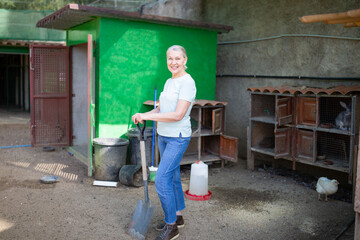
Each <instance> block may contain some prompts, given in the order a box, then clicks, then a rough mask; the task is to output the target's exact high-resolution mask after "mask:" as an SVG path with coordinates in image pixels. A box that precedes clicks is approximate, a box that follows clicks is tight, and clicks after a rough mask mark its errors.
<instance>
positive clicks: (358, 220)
mask: <svg viewBox="0 0 360 240" xmlns="http://www.w3.org/2000/svg"><path fill="white" fill-rule="evenodd" d="M355 214H356V215H355V235H354V240H360V213H358V212H356V213H355Z"/></svg>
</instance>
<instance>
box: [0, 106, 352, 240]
mask: <svg viewBox="0 0 360 240" xmlns="http://www.w3.org/2000/svg"><path fill="white" fill-rule="evenodd" d="M29 126H30V123H29V114H26V113H21V112H19V113H17V112H13V113H10V114H9V112H4V111H2V112H1V111H0V147H1V146H12V145H27V144H30V132H29ZM45 175H57V176H59V177H60V180H59V182H57V183H55V184H42V183H40V182H39V179H40V178H41V177H43V176H45ZM282 175H284V174H282ZM182 176H183V178H184V179H185V180H183V185H184V190H186V189H187V188H188V185H189V177H190V171H189V167H183V168H182ZM92 181H93V178H90V177H87V167H86V165H84V164H83V163H82V162H80V161H79V160H77V159H76V158H74V157H73V156H71V155H69V154H68V152H67V151H66V149H63V148H61V147H57V148H56V149H55V151H53V152H45V151H43V149H42V148H31V147H16V148H0V201H1V204H0V239H1V240H3V239H6V240H7V239H9V240H10V239H11V240H12V239H36V240H42V239H44V240H45V239H46V240H48V239H122V240H126V239H131V238H130V237H129V236H128V235H127V234H126V229H127V226H128V224H129V221H130V218H131V216H132V213H133V211H134V209H135V206H136V202H137V200H138V199H142V198H143V188H131V187H126V186H123V185H120V186H119V187H117V188H106V187H95V186H92ZM313 186H314V183H309V184H303V182H301V181H298V180H297V179H295V178H294V177H291V176H281V175H279V174H276V173H275V171H269V170H267V169H264V168H260V169H258V170H257V171H249V170H247V169H246V161H245V160H241V159H240V160H239V162H238V163H237V164H227V165H226V166H225V168H223V169H221V168H220V165H219V164H213V165H211V166H210V167H209V190H210V191H212V197H211V199H210V200H208V201H203V202H198V201H192V200H188V199H186V209H185V210H184V211H183V214H184V219H185V228H183V229H180V237H179V239H189V240H192V239H201V240H202V239H244V240H249V239H254V240H257V239H269V240H289V239H299V240H302V239H304V240H312V239H314V240H315V239H316V240H322V239H323V240H328V239H335V237H336V236H337V235H338V234H339V233H340V232H341V231H342V230H343V229H344V227H345V226H346V225H348V224H349V223H350V222H351V221H352V220H353V219H354V211H353V205H352V203H349V202H346V201H341V200H337V198H336V197H335V195H334V198H331V199H330V200H329V201H328V202H325V201H318V199H317V193H316V191H315V190H314V188H313ZM149 194H150V199H151V201H152V203H153V204H155V205H156V210H155V213H154V216H153V220H152V222H151V226H150V228H149V231H148V234H147V239H155V237H156V236H157V234H158V232H156V231H155V230H154V229H153V228H154V226H155V225H156V224H157V223H159V221H161V219H162V218H163V215H162V210H161V206H160V202H159V200H158V198H157V195H156V192H155V189H154V184H153V183H150V186H149ZM352 226H353V225H352ZM339 239H340V240H349V239H353V227H351V228H350V229H349V230H348V231H346V232H345V234H344V235H343V236H341V237H340V238H339Z"/></svg>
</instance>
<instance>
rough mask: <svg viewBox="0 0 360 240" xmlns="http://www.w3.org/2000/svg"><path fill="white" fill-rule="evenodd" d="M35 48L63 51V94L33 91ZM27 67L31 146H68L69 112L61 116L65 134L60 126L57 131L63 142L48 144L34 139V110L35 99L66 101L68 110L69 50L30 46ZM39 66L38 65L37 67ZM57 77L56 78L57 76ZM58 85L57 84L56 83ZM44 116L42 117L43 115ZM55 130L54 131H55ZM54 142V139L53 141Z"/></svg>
mask: <svg viewBox="0 0 360 240" xmlns="http://www.w3.org/2000/svg"><path fill="white" fill-rule="evenodd" d="M35 48H38V49H64V50H65V54H66V55H65V58H66V59H65V62H64V64H65V76H63V77H65V79H66V81H65V93H61V94H60V93H49V94H40V93H36V92H35V91H36V89H35V81H36V79H35V76H34V75H35V68H34V54H35V53H34V51H35ZM29 60H30V61H29V65H30V106H31V114H30V115H31V144H32V146H49V145H52V146H67V145H69V144H70V136H71V129H70V112H69V111H65V112H66V113H65V116H62V117H63V118H64V119H65V121H66V124H65V126H64V127H65V133H64V129H62V126H59V127H58V128H59V129H58V130H59V131H61V132H62V133H63V134H64V137H65V138H64V140H63V141H60V140H62V139H58V140H57V141H53V142H48V141H49V139H47V140H42V142H38V141H37V139H38V138H37V137H36V134H37V133H36V127H37V125H36V122H35V119H36V117H37V115H36V108H35V99H36V98H37V99H67V106H66V107H67V109H69V103H70V78H69V76H70V73H69V48H68V47H64V46H48V45H30V59H29ZM39 66H40V65H39ZM57 66H58V65H57ZM57 77H58V76H57ZM57 83H58V82H57ZM43 116H44V115H43ZM55 130H56V129H55ZM44 134H46V136H47V137H49V134H50V133H44ZM54 138H55V137H54ZM53 140H54V139H53Z"/></svg>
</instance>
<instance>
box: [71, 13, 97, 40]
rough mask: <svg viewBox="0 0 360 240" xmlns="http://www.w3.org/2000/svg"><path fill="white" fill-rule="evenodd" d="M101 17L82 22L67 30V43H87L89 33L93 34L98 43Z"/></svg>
mask: <svg viewBox="0 0 360 240" xmlns="http://www.w3.org/2000/svg"><path fill="white" fill-rule="evenodd" d="M99 26H100V19H99V18H97V19H95V20H94V21H91V22H87V23H84V24H81V25H79V26H76V27H73V28H71V29H70V30H68V31H67V32H66V35H67V37H66V45H67V46H73V45H76V44H81V43H87V39H88V34H92V35H93V40H95V41H96V43H97V44H98V36H99Z"/></svg>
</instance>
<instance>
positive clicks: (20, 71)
mask: <svg viewBox="0 0 360 240" xmlns="http://www.w3.org/2000/svg"><path fill="white" fill-rule="evenodd" d="M28 58H29V57H28V55H23V54H0V108H2V109H6V110H9V111H17V110H20V111H24V110H25V111H29V110H30V109H29V106H30V105H29V102H30V96H29V75H28V69H27V66H28V65H27V63H28Z"/></svg>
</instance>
